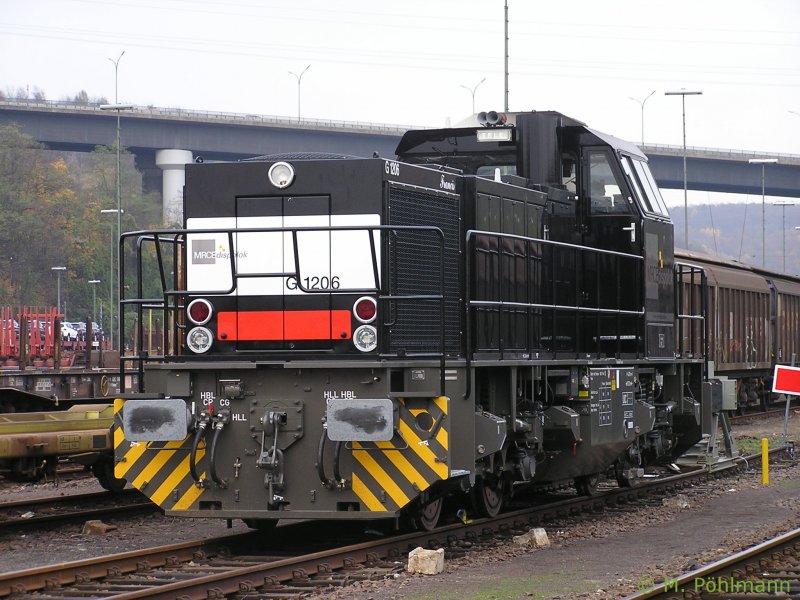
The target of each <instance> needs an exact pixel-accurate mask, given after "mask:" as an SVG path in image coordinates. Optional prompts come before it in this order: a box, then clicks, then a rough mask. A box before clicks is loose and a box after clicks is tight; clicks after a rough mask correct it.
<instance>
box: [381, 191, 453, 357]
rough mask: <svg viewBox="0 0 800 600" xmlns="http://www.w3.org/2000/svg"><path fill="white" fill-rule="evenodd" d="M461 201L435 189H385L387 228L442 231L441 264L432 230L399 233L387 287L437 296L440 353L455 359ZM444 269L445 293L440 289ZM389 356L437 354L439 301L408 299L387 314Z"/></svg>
mask: <svg viewBox="0 0 800 600" xmlns="http://www.w3.org/2000/svg"><path fill="white" fill-rule="evenodd" d="M460 212H461V203H460V197H459V196H457V195H456V194H448V193H443V192H436V191H433V190H431V191H425V190H420V189H417V188H409V187H404V186H398V185H396V184H394V185H390V187H389V223H390V224H391V225H432V226H435V227H439V228H440V229H441V230H442V232H443V233H444V261H443V263H442V260H441V257H440V254H439V248H440V245H439V241H438V240H439V238H438V237H435V236H434V235H432V234H431V233H430V232H410V231H400V232H398V233H397V235H395V236H390V240H389V252H388V258H389V265H388V272H389V283H390V288H391V289H390V293H391V294H392V295H394V296H406V295H423V294H441V293H442V292H443V295H444V298H445V303H444V316H445V321H444V323H445V325H444V340H445V348H444V352H445V353H446V354H447V355H449V356H455V355H458V354H459V352H460V347H461V330H462V327H461V311H460V308H459V307H460V301H459V298H460V296H459V291H460V285H459V281H460V277H461V261H460V256H461V255H460V252H459V251H460V249H461V248H460V247H461V243H460V241H461V234H460V219H459V217H460ZM442 269H444V290H441V277H442ZM389 315H390V319H389V321H390V322H391V326H390V327H389V328H388V329H389V348H388V350H389V352H391V353H396V354H404V353H405V354H410V353H418V352H426V353H427V352H441V351H442V349H441V330H440V319H441V312H440V304H439V302H438V301H424V302H423V301H419V300H406V301H397V302H394V303H393V304H392V307H391V310H390V311H389Z"/></svg>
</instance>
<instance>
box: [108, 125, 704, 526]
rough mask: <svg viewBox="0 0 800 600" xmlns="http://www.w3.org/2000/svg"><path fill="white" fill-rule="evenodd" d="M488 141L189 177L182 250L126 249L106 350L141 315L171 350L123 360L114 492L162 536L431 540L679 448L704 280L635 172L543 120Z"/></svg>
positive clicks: (440, 140) (699, 389)
mask: <svg viewBox="0 0 800 600" xmlns="http://www.w3.org/2000/svg"><path fill="white" fill-rule="evenodd" d="M481 116H482V117H485V118H483V119H482V120H483V124H481V125H477V124H476V126H474V127H463V128H452V129H437V130H422V131H409V132H408V133H407V134H406V135H405V136H404V137H403V138H402V140H401V142H400V144H399V147H398V150H397V154H398V157H397V160H386V159H383V158H352V157H343V156H330V155H329V156H313V155H296V156H284V157H263V158H261V159H255V160H252V161H244V162H238V163H216V164H210V163H204V164H192V165H187V167H186V186H185V192H184V219H185V223H184V228H183V229H174V230H159V231H148V232H132V233H128V234H125V236H124V237H123V240H122V243H123V248H124V249H125V250H126V253H129V254H132V255H135V257H136V260H135V261H134V263H135V264H132V263H131V262H130V261H128V262H127V264H125V265H123V266H124V268H123V272H122V273H121V282H122V284H123V285H122V286H121V289H122V290H123V291H124V293H125V294H126V297H125V298H124V299H123V303H122V307H123V309H124V310H123V316H122V320H123V322H122V326H123V328H124V327H125V323H126V322H129V321H130V320H131V319H132V318H133V316H134V315H133V314H132V313H135V318H136V319H137V321H138V324H141V323H142V322H143V321H146V320H147V315H146V313H147V311H150V310H153V309H154V308H157V309H158V310H159V311H161V313H162V318H163V320H164V323H166V324H167V327H166V328H165V329H166V330H168V331H169V332H170V333H169V335H168V338H167V339H166V340H165V344H164V347H165V351H164V354H163V355H159V356H152V355H151V356H147V355H146V354H145V353H144V351H143V350H142V348H143V346H142V345H141V344H139V346H140V349H139V350H138V353H137V354H136V356H133V357H126V360H130V361H131V362H132V363H135V364H136V365H138V369H139V371H140V376H139V378H138V382H139V389H138V390H133V391H134V392H136V393H132V394H129V395H125V399H119V400H117V401H116V403H115V406H116V421H117V427H116V429H115V435H114V444H115V453H116V468H115V475H116V476H117V477H119V478H125V479H127V480H129V481H131V482H132V483H133V485H134V486H136V487H137V488H139V489H140V490H142V491H143V492H144V493H145V494H146V495H148V496H149V497H150V498H151V499H152V500H153V501H154V502H156V503H158V504H159V505H160V506H161V507H162V508H163V509H165V510H166V512H167V513H168V514H171V515H183V516H191V517H209V516H214V517H221V518H227V519H232V518H239V519H243V520H244V521H245V522H247V523H248V524H250V525H251V526H254V527H266V526H270V525H272V524H273V523H274V522H275V521H276V520H277V519H281V518H298V519H309V518H311V519H313V518H322V519H375V518H380V517H392V518H397V517H403V516H405V517H408V518H409V519H410V520H411V521H412V522H413V523H415V524H416V525H417V526H419V527H423V528H429V527H433V526H434V525H435V523H436V521H437V519H438V517H439V514H440V511H441V507H442V501H443V499H444V498H445V497H447V496H448V495H453V494H458V493H468V494H470V495H471V498H472V502H473V503H474V507H475V510H476V512H477V513H480V514H483V515H487V516H491V515H494V514H496V513H497V512H498V511H499V510H500V509H501V507H502V505H503V503H504V501H506V500H507V499H508V498H510V497H511V496H512V495H513V494H514V493H516V492H517V491H518V490H519V489H520V488H521V487H523V486H526V487H532V488H536V487H539V488H552V487H557V486H563V485H575V486H576V487H577V488H578V490H579V491H580V492H583V493H590V492H591V490H592V488H593V485H594V484H595V483H596V481H597V479H598V478H599V477H601V476H605V475H611V476H612V477H616V478H617V479H618V480H619V482H620V483H621V484H623V485H629V484H631V483H632V482H633V481H634V480H635V478H636V477H637V476H641V475H642V473H643V467H645V466H647V465H650V464H656V463H664V462H672V461H673V460H675V458H676V457H678V456H680V455H681V454H682V453H684V452H685V451H686V450H687V449H688V448H690V447H691V446H693V445H694V444H695V443H697V442H698V441H699V440H700V439H701V437H702V435H703V433H704V426H703V425H702V424H703V423H706V422H708V421H707V420H704V419H703V418H702V416H703V413H706V414H708V413H709V412H710V411H711V410H712V395H713V394H711V392H709V389H710V387H711V385H712V384H711V382H709V381H707V373H706V362H705V355H704V349H705V343H706V342H705V337H704V334H703V332H704V331H705V328H704V326H703V319H704V310H705V303H704V302H702V301H700V300H699V298H700V297H701V294H699V293H696V292H694V291H691V290H702V289H703V285H704V283H703V273H702V269H700V268H698V267H695V266H689V265H682V264H676V262H675V261H674V252H673V228H672V223H671V222H670V219H669V216H668V213H667V210H666V208H665V206H664V202H663V200H662V198H661V196H660V194H659V191H658V188H657V186H656V184H655V182H654V180H653V177H652V175H651V174H650V170H649V168H648V166H647V160H646V158H645V156H644V155H643V154H642V153H641V151H640V150H639V149H638V148H637V147H636V146H634V145H632V144H629V143H627V142H624V141H622V140H618V139H616V138H613V137H611V136H608V135H606V134H603V133H600V132H598V131H595V130H592V129H590V128H588V127H586V126H585V125H584V124H583V123H581V122H579V121H576V120H574V119H571V118H569V117H566V116H564V115H562V114H559V113H556V112H531V113H516V114H507V115H497V114H496V113H489V114H488V115H483V114H482V115H481ZM153 274H155V275H153ZM154 282H155V283H154ZM681 286H683V287H684V288H686V289H687V290H689V292H687V293H676V291H677V290H680V289H681ZM122 330H124V329H122ZM143 337H144V336H142V335H139V339H140V340H141V339H142V338H143Z"/></svg>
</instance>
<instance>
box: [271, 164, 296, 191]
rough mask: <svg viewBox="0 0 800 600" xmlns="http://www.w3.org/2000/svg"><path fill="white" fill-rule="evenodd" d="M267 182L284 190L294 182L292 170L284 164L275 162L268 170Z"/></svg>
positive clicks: (290, 166)
mask: <svg viewBox="0 0 800 600" xmlns="http://www.w3.org/2000/svg"><path fill="white" fill-rule="evenodd" d="M268 176H269V180H270V182H271V183H272V185H274V186H275V187H276V188H280V189H283V188H286V187H289V186H290V185H292V182H293V181H294V168H292V165H290V164H289V163H285V162H276V163H275V164H274V165H272V166H271V167H270V168H269V173H268Z"/></svg>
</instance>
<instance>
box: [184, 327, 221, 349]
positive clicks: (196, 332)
mask: <svg viewBox="0 0 800 600" xmlns="http://www.w3.org/2000/svg"><path fill="white" fill-rule="evenodd" d="M213 341H214V336H213V335H211V332H210V331H209V330H208V329H206V328H205V327H195V328H194V329H190V330H189V333H188V334H186V345H187V346H189V350H191V351H192V352H194V353H195V354H203V352H208V349H209V348H211V342H213Z"/></svg>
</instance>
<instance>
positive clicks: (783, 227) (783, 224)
mask: <svg viewBox="0 0 800 600" xmlns="http://www.w3.org/2000/svg"><path fill="white" fill-rule="evenodd" d="M772 204H773V206H780V207H781V232H782V235H783V272H784V273H786V207H787V206H794V202H791V201H790V200H778V201H777V202H773V203H772Z"/></svg>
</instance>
